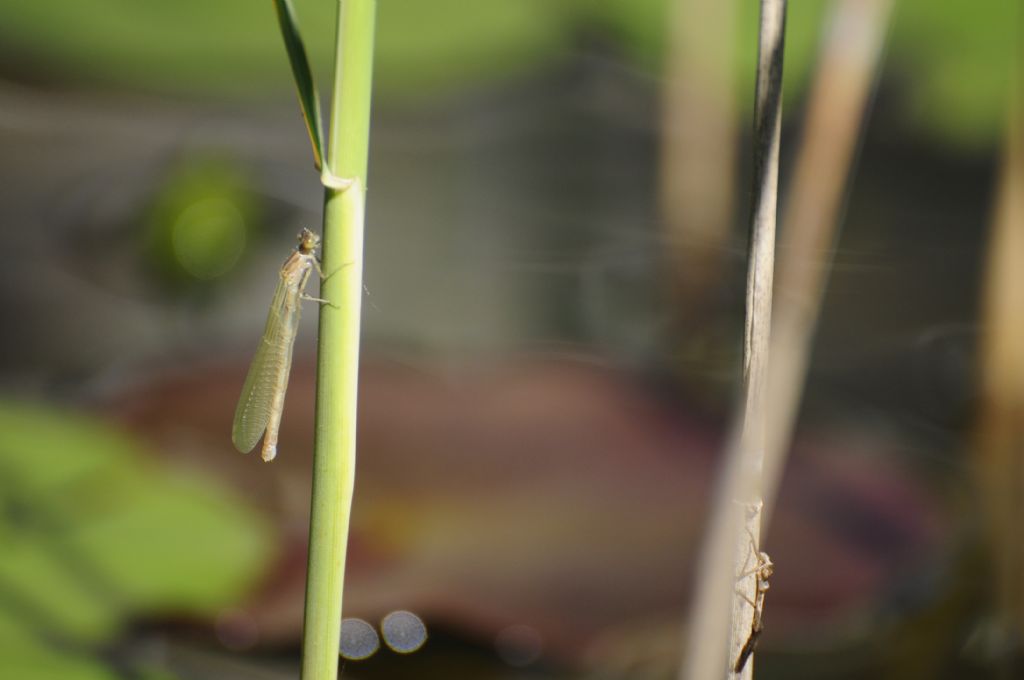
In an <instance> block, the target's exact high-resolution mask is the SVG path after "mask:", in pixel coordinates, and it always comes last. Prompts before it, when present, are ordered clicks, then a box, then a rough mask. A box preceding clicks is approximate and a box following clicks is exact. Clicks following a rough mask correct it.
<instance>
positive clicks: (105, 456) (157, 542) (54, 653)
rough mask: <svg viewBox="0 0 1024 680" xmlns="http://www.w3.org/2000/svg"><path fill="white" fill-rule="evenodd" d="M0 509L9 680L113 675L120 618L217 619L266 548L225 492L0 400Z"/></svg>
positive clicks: (255, 572) (99, 430)
mask: <svg viewBox="0 0 1024 680" xmlns="http://www.w3.org/2000/svg"><path fill="white" fill-rule="evenodd" d="M0 510H2V513H0V544H2V545H3V546H4V549H3V558H2V559H0V656H2V657H3V658H4V667H5V668H7V669H10V668H23V669H24V671H23V672H22V671H19V673H18V674H17V675H16V676H12V677H18V678H25V679H31V678H36V677H40V678H42V677H62V678H73V679H76V680H77V679H78V678H106V677H113V676H112V675H111V671H110V669H109V668H105V663H104V659H105V658H106V657H105V656H104V654H103V653H101V650H105V649H109V648H110V647H111V646H112V645H114V644H115V643H116V640H117V637H118V635H119V633H120V632H121V630H122V629H123V628H124V626H126V625H127V624H128V623H129V622H130V621H131V620H133V619H138V618H141V617H147V618H152V617H158V616H161V615H171V614H173V615H184V616H195V617H208V616H210V615H212V614H214V613H216V612H218V611H220V610H221V609H223V608H224V607H226V606H228V605H231V604H233V603H235V602H237V601H238V600H239V599H240V598H241V596H242V595H244V594H245V593H246V592H247V591H248V590H249V589H250V588H251V586H252V585H253V584H254V582H255V580H256V579H257V578H258V577H259V576H260V573H261V570H262V568H263V566H264V565H265V564H266V563H267V560H268V557H269V554H270V551H271V549H272V537H271V535H270V531H269V529H268V528H267V526H266V525H265V524H264V523H263V522H262V521H261V520H260V519H259V518H258V517H257V516H256V515H255V514H254V513H253V512H251V511H250V510H248V509H247V508H246V507H245V506H244V505H243V504H242V503H240V502H239V500H238V499H237V498H234V497H233V496H232V495H231V494H230V493H228V492H227V491H226V490H225V489H222V488H220V487H218V486H217V485H216V484H214V483H213V482H211V481H210V480H208V479H205V478H201V477H199V476H196V475H189V474H185V473H183V472H181V471H176V470H170V469H167V468H166V466H161V465H158V464H157V463H156V462H154V461H153V460H152V459H150V458H148V457H147V456H145V454H144V451H143V450H142V449H141V448H140V447H139V446H138V445H137V444H136V443H135V442H134V441H133V440H131V439H130V438H128V437H126V436H124V435H122V434H120V433H118V432H116V431H113V430H111V429H109V428H107V427H105V426H103V425H101V424H98V423H96V422H94V421H92V420H90V419H88V418H84V417H81V416H77V415H74V414H70V413H66V412H61V411H54V410H50V409H47V408H44V407H41V406H27V405H23V404H16V403H11V402H7V403H0ZM138 673H139V674H140V677H150V675H149V674H148V672H146V671H145V670H144V669H138Z"/></svg>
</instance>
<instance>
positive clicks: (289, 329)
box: [231, 229, 324, 461]
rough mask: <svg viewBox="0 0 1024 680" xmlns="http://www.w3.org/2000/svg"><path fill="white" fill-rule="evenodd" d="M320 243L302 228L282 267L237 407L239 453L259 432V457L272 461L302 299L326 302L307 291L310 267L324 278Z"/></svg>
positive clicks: (234, 432)
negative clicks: (261, 444)
mask: <svg viewBox="0 0 1024 680" xmlns="http://www.w3.org/2000/svg"><path fill="white" fill-rule="evenodd" d="M319 245H320V237H319V236H317V235H316V234H314V233H313V232H312V231H310V230H309V229H303V230H302V233H301V234H299V245H298V247H296V249H295V252H293V253H292V254H291V256H290V257H289V258H288V259H287V260H286V261H285V263H284V265H283V266H282V267H281V278H280V280H279V281H278V283H277V290H276V291H275V292H274V299H273V301H272V302H271V303H270V312H269V314H268V315H267V325H266V328H265V329H264V330H263V337H262V338H261V339H260V344H259V347H258V348H257V349H256V356H254V357H253V359H252V364H251V365H250V366H249V374H248V375H247V376H246V378H245V385H244V386H243V387H242V395H241V396H240V397H239V398H238V407H237V408H236V409H235V423H234V426H233V428H232V430H231V441H232V443H233V444H234V445H235V448H236V449H238V450H239V451H241V452H242V453H249V452H250V451H252V450H253V449H254V448H255V447H256V444H257V443H258V442H259V440H260V437H261V436H262V437H263V450H262V456H263V460H265V461H271V460H273V459H274V457H275V456H276V455H277V436H278V432H279V430H280V427H281V413H282V411H283V410H284V395H285V392H286V391H287V389H288V373H289V372H290V370H291V365H292V351H293V350H294V348H295V335H296V333H297V332H298V330H299V315H300V312H301V310H302V300H303V299H306V300H315V301H317V302H324V300H320V299H318V298H312V297H309V296H308V295H306V292H305V291H306V284H307V283H309V277H310V275H311V274H312V272H313V271H316V272H317V273H318V274H319V275H320V277H321V278H323V273H322V272H321V270H320V262H319V261H318V260H317V257H316V249H317V247H318V246H319Z"/></svg>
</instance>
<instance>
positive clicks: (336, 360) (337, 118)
mask: <svg viewBox="0 0 1024 680" xmlns="http://www.w3.org/2000/svg"><path fill="white" fill-rule="evenodd" d="M375 14H376V0H344V1H343V2H339V4H338V33H337V38H336V42H335V54H336V57H335V67H334V92H333V94H332V101H331V118H330V144H329V147H328V154H327V165H328V168H329V169H330V171H331V172H332V173H334V174H335V175H337V176H339V177H344V178H350V179H354V180H355V183H354V184H353V185H352V186H350V187H349V188H348V189H346V190H343V191H338V190H335V189H331V188H328V189H326V190H325V195H324V224H323V269H324V273H325V274H326V275H327V278H326V279H325V280H324V282H323V285H322V287H321V296H322V297H323V298H325V299H326V300H329V301H330V304H324V305H321V307H320V335H319V356H318V361H317V391H316V440H315V443H314V450H313V499H312V509H311V516H310V524H309V562H308V565H307V576H306V616H305V624H304V627H303V636H302V676H301V677H302V678H303V680H335V679H336V678H337V676H338V645H339V635H340V633H341V600H342V590H343V587H344V582H345V555H346V549H347V547H348V528H349V518H350V515H351V509H352V492H353V488H354V482H355V467H356V397H357V388H358V378H359V320H360V307H361V302H362V278H363V212H364V211H363V204H364V201H365V192H366V165H367V152H368V149H369V136H370V92H371V75H372V67H373V36H374V17H375Z"/></svg>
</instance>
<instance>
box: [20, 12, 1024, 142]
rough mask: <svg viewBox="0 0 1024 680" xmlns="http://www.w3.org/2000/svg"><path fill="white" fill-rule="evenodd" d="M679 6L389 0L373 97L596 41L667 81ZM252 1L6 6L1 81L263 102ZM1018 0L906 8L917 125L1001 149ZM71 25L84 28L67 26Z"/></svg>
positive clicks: (898, 63) (911, 101)
mask: <svg viewBox="0 0 1024 680" xmlns="http://www.w3.org/2000/svg"><path fill="white" fill-rule="evenodd" d="M295 5H296V8H297V10H298V12H299V19H300V23H301V24H302V25H303V26H305V27H306V29H305V30H304V35H305V37H306V41H307V45H308V46H309V48H310V50H311V53H312V56H313V61H314V63H315V64H316V68H317V69H318V70H319V71H320V72H321V73H328V72H329V67H330V50H331V44H332V41H333V39H334V36H333V21H332V18H333V14H332V13H333V11H334V10H333V3H330V2H320V1H318V0H296V2H295ZM669 5H670V0H630V1H628V2H627V1H625V0H489V1H488V2H474V3H465V2H461V1H460V0H434V1H432V2H421V1H420V0H387V1H386V2H381V3H380V9H379V21H378V26H379V32H378V37H377V61H376V72H375V87H376V88H377V91H378V93H379V95H381V96H382V97H384V98H389V99H405V100H408V99H422V98H424V97H427V98H430V97H436V96H438V95H439V94H443V93H446V92H452V91H455V90H458V89H460V88H465V87H471V86H473V85H478V84H480V83H484V82H488V81H494V80H498V79H508V78H514V77H517V76H522V75H524V74H527V73H529V72H530V71H531V70H532V69H536V68H538V67H541V66H543V65H545V64H549V63H550V62H552V61H553V60H558V59H562V58H564V57H565V55H566V53H567V52H568V51H571V50H573V49H574V47H576V46H577V45H578V41H579V39H580V36H581V35H587V34H593V35H596V36H597V37H599V38H603V39H604V40H607V41H608V42H609V43H611V44H614V45H615V50H616V51H618V52H619V53H620V54H621V55H623V56H624V57H625V58H627V59H628V60H629V61H630V62H631V63H632V64H633V66H634V67H635V68H638V69H642V70H644V71H647V72H648V73H650V75H651V76H653V77H657V76H658V75H659V74H660V69H661V64H662V61H663V55H664V52H665V49H664V48H665V40H666V32H665V30H664V28H665V17H666V15H667V12H668V8H669ZM826 6H827V4H826V3H824V2H821V1H820V0H814V1H811V2H800V3H797V4H795V5H794V7H793V9H792V11H791V12H790V22H789V25H788V29H787V32H788V35H787V44H786V49H787V52H786V87H787V88H788V89H787V91H788V93H789V94H790V96H794V95H796V96H798V95H799V94H800V93H801V92H802V90H803V88H804V87H805V86H806V84H807V74H808V71H809V68H810V67H811V63H812V58H813V55H814V50H815V46H816V45H817V43H818V31H819V28H820V25H821V21H820V20H821V15H822V12H823V11H824V9H825V7H826ZM261 9H263V8H262V6H261V5H258V4H254V3H253V2H251V0H220V1H218V2H207V1H206V0H181V1H179V2H174V3H159V2H139V1H137V0H95V1H94V2H89V3H82V2H76V1H75V0H47V1H46V2H11V1H8V2H4V3H0V40H2V43H3V48H2V49H3V56H4V59H3V68H4V69H5V70H6V73H5V75H6V76H8V77H15V78H16V79H24V78H32V79H43V80H47V79H49V80H56V81H58V82H64V83H68V81H71V82H70V84H76V83H77V84H78V85H79V86H86V85H89V86H107V87H117V86H121V87H129V88H131V89H133V90H143V91H151V92H165V93H177V94H191V95H195V96H205V97H214V98H217V99H223V98H225V97H232V98H238V99H241V100H248V101H253V102H255V101H258V100H259V98H261V97H265V96H266V95H267V94H268V92H272V91H277V90H280V89H281V88H290V87H291V80H290V75H289V72H288V66H287V62H286V60H285V59H284V58H282V50H281V46H280V40H279V37H278V35H277V27H276V24H275V23H274V17H273V16H272V14H271V13H268V12H266V11H259V10H261ZM738 11H739V13H740V15H739V19H740V20H739V21H738V22H737V30H740V31H742V35H744V36H750V35H753V34H754V33H755V31H754V28H755V26H756V21H757V3H754V2H743V3H738ZM1014 13H1015V8H1014V3H1013V2H1012V0H993V1H992V2H982V3H979V2H972V1H971V0H945V1H944V2H934V1H932V0H903V1H902V2H900V3H899V4H898V11H897V14H896V16H895V18H894V23H893V28H892V48H891V49H892V62H891V67H892V68H893V69H895V71H896V72H897V73H898V74H900V79H901V80H903V81H904V84H905V87H906V93H907V102H906V104H907V109H906V113H907V116H908V123H909V124H910V125H912V126H914V127H920V128H921V129H923V130H927V131H930V132H932V133H933V134H935V135H937V136H939V137H940V138H941V139H943V140H946V141H948V142H950V143H954V144H958V145H964V144H966V145H976V144H984V143H990V142H992V141H993V140H994V139H995V138H996V137H997V136H998V135H999V133H1000V131H1001V130H1002V125H1003V124H1004V122H1005V110H1006V109H1005V103H1006V94H1005V93H1006V84H1007V79H1008V64H1010V63H1011V61H1012V55H1013V50H1014V42H1013V40H1014V38H1013V32H1014V30H1015V28H1014V27H1015V18H1014ZM72 27H73V29H72ZM735 44H736V45H737V51H738V58H737V59H736V60H735V62H734V63H735V64H736V67H737V74H736V76H737V77H736V80H737V87H738V88H739V90H738V91H739V92H740V93H742V98H743V100H744V101H746V102H748V103H749V101H751V99H752V92H753V87H752V84H753V80H752V78H753V69H752V67H751V65H752V64H753V62H754V55H755V53H756V44H755V42H754V41H752V40H747V39H743V40H737V41H736V43H735Z"/></svg>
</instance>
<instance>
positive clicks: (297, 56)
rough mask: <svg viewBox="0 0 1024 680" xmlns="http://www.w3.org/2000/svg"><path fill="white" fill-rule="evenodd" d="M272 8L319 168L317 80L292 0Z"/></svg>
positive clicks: (320, 139) (320, 143)
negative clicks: (307, 54) (274, 10)
mask: <svg viewBox="0 0 1024 680" xmlns="http://www.w3.org/2000/svg"><path fill="white" fill-rule="evenodd" d="M274 9H276V10H277V22H278V24H279V25H280V27H281V37H282V38H284V46H285V50H286V51H287V52H288V61H289V63H290V64H291V66H292V75H293V76H294V77H295V87H296V89H297V90H298V93H299V106H300V107H301V108H302V118H303V120H304V121H305V122H306V132H307V133H309V141H310V142H311V143H312V144H313V163H314V165H315V166H316V169H317V170H320V169H322V168H323V165H324V142H323V139H324V130H323V127H324V126H323V122H322V121H321V120H320V94H319V92H317V89H316V83H314V82H313V72H312V70H311V69H310V68H309V58H308V57H307V56H306V46H305V45H303V43H302V34H301V33H300V32H299V25H298V20H297V19H296V18H295V10H294V9H292V3H291V1H290V0H274Z"/></svg>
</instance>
